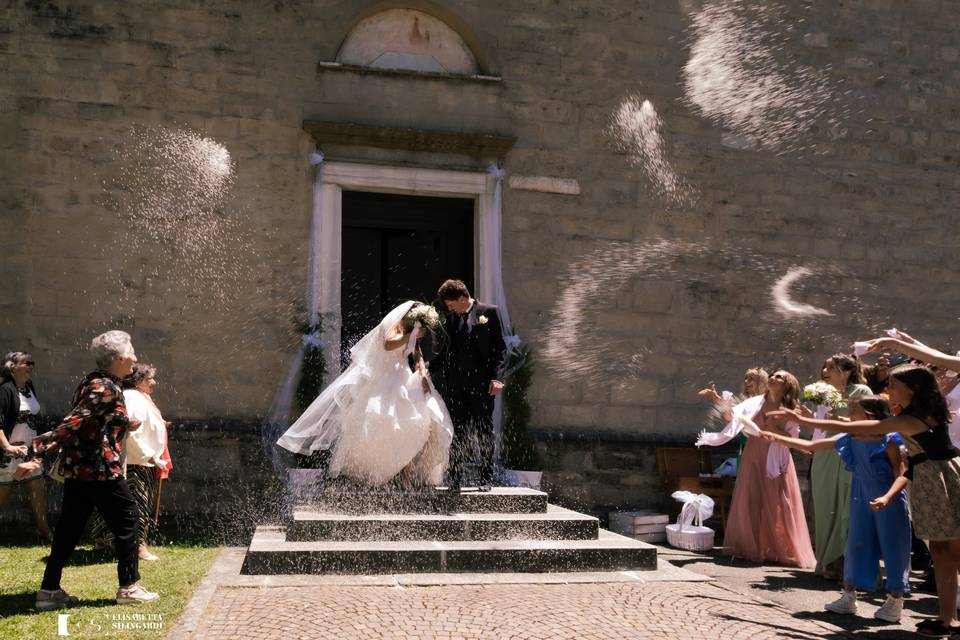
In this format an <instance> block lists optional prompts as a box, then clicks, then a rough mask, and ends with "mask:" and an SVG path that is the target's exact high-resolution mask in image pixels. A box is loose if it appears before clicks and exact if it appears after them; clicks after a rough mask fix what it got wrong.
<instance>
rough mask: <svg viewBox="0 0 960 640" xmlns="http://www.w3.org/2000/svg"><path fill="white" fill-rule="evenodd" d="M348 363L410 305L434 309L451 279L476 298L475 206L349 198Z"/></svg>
mask: <svg viewBox="0 0 960 640" xmlns="http://www.w3.org/2000/svg"><path fill="white" fill-rule="evenodd" d="M342 211H343V218H342V228H343V238H342V246H341V274H342V275H341V278H342V280H341V288H340V291H341V299H340V303H341V313H342V316H341V318H342V325H341V327H342V328H341V362H342V364H344V365H345V364H346V363H348V362H349V357H350V354H349V349H350V346H351V345H353V343H355V342H356V341H357V340H358V339H359V338H360V337H361V336H363V335H364V334H365V333H367V332H368V331H370V329H372V328H373V327H375V326H376V325H377V324H378V323H379V322H380V320H381V319H382V318H383V316H384V315H386V313H387V312H388V311H390V309H392V308H394V307H395V306H396V305H398V304H400V303H401V302H403V301H404V300H421V301H423V302H427V303H430V302H433V301H434V300H435V299H436V296H437V288H438V287H439V286H440V284H441V283H442V282H443V281H444V280H446V279H447V278H459V279H460V280H463V281H464V282H465V283H466V284H467V286H468V287H469V288H470V290H471V291H473V273H474V250H473V238H474V200H473V199H472V198H439V197H438V198H435V197H425V196H407V195H397V194H387V193H368V192H361V191H344V192H343V207H342Z"/></svg>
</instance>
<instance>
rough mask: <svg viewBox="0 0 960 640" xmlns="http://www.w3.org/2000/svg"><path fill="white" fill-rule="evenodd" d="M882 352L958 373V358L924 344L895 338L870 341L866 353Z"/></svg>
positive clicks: (959, 366) (959, 361)
mask: <svg viewBox="0 0 960 640" xmlns="http://www.w3.org/2000/svg"><path fill="white" fill-rule="evenodd" d="M884 350H892V351H897V352H899V353H903V354H905V355H908V356H910V357H911V358H916V359H917V360H921V361H923V362H928V363H930V364H933V365H936V366H938V367H940V368H941V369H949V370H950V371H957V372H960V357H958V356H951V355H947V354H946V353H944V352H943V351H938V350H936V349H934V348H932V347H928V346H926V345H924V344H919V343H916V342H907V341H905V340H897V339H896V338H877V339H876V340H871V341H870V346H869V347H868V348H867V352H868V353H870V352H876V351H884Z"/></svg>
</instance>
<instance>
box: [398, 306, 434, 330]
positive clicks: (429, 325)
mask: <svg viewBox="0 0 960 640" xmlns="http://www.w3.org/2000/svg"><path fill="white" fill-rule="evenodd" d="M418 322H419V323H420V326H421V327H424V328H425V329H427V330H428V331H436V330H437V329H438V328H439V327H440V314H439V313H437V310H436V309H435V308H434V307H433V306H432V305H429V304H422V303H417V304H414V305H413V306H412V307H410V310H409V311H407V314H406V315H405V316H403V320H402V324H403V330H404V332H405V333H409V332H411V331H413V327H414V326H415V325H416V324H417V323H418Z"/></svg>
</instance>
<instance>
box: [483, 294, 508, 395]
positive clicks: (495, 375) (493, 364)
mask: <svg viewBox="0 0 960 640" xmlns="http://www.w3.org/2000/svg"><path fill="white" fill-rule="evenodd" d="M487 315H488V317H489V318H490V322H489V323H488V324H489V326H490V372H491V374H490V379H491V380H499V381H500V382H504V383H505V382H506V380H504V379H503V378H504V375H505V374H506V370H507V343H506V342H505V341H504V339H503V327H502V326H501V325H500V310H499V309H497V308H496V307H491V308H490V310H489V311H488V312H487Z"/></svg>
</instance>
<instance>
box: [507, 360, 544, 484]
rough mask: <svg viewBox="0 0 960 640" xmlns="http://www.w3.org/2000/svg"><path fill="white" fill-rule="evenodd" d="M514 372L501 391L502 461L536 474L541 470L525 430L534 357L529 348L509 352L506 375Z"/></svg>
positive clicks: (528, 422)
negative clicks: (508, 372)
mask: <svg viewBox="0 0 960 640" xmlns="http://www.w3.org/2000/svg"><path fill="white" fill-rule="evenodd" d="M511 370H512V371H513V373H512V374H510V376H509V377H508V379H507V384H506V388H505V389H504V390H503V440H502V443H503V460H504V464H505V465H506V466H507V468H509V469H516V470H523V471H536V470H538V469H540V468H541V466H542V463H541V461H540V454H539V453H538V452H537V448H536V445H535V444H534V441H533V438H532V437H531V436H530V432H529V431H528V430H527V427H528V426H529V425H530V416H531V413H532V411H531V409H530V402H529V401H528V400H527V392H528V391H529V390H530V384H531V383H532V382H533V357H532V355H531V352H530V347H528V346H527V345H523V346H522V347H520V348H519V349H511V350H510V353H509V354H508V356H507V371H511Z"/></svg>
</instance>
